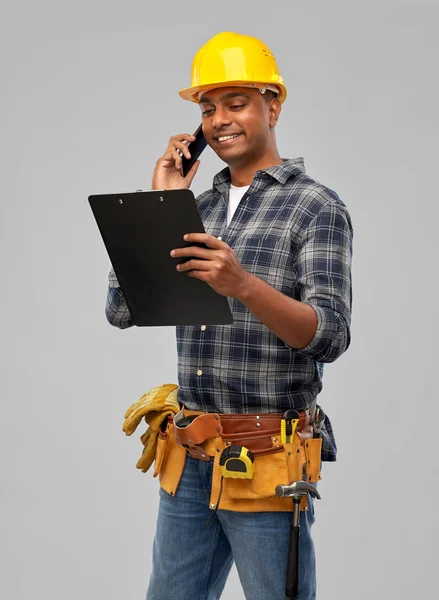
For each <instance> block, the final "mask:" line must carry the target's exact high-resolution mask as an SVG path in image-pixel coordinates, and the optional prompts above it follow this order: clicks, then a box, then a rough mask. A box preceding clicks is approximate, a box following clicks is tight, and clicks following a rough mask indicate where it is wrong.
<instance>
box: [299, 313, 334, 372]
mask: <svg viewBox="0 0 439 600" xmlns="http://www.w3.org/2000/svg"><path fill="white" fill-rule="evenodd" d="M309 306H311V307H312V308H313V309H314V311H315V313H316V315H317V329H316V332H315V335H314V337H313V339H312V340H311V341H310V343H309V344H308V345H307V346H305V347H304V348H300V350H299V352H300V353H301V354H305V355H307V356H309V357H310V358H313V359H314V360H319V359H320V360H322V359H323V360H324V359H325V358H327V357H328V354H331V353H332V352H331V349H332V345H333V342H334V340H336V339H337V338H338V336H339V334H340V331H339V329H340V328H339V322H338V319H337V315H336V314H335V313H334V311H333V310H330V309H325V308H322V307H321V306H313V305H312V304H309Z"/></svg>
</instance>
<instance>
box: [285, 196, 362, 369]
mask: <svg viewBox="0 0 439 600" xmlns="http://www.w3.org/2000/svg"><path fill="white" fill-rule="evenodd" d="M352 243H353V229H352V223H351V219H350V216H349V213H348V211H347V209H346V207H345V206H344V204H342V203H341V202H335V201H330V202H328V203H327V204H325V205H324V206H323V207H322V208H321V209H320V211H319V212H318V214H317V215H315V217H314V218H313V219H312V221H311V222H310V224H309V225H308V227H307V229H306V231H305V234H304V236H303V239H302V243H301V244H300V248H299V251H298V257H297V263H296V269H297V284H298V289H299V294H300V299H301V301H302V302H305V303H306V304H309V305H310V306H311V307H312V308H313V309H314V310H315V312H316V315H317V330H316V333H315V336H314V338H313V339H312V341H311V342H310V343H309V344H308V345H307V346H306V347H305V348H301V349H300V350H299V352H301V353H302V354H304V355H305V356H308V357H310V358H312V359H314V360H316V361H318V362H323V363H324V362H326V363H329V362H333V361H334V360H336V359H337V358H338V357H339V356H340V355H341V354H343V352H345V351H346V350H347V348H348V347H349V344H350V340H351V337H350V324H351V311H352V274H351V270H352Z"/></svg>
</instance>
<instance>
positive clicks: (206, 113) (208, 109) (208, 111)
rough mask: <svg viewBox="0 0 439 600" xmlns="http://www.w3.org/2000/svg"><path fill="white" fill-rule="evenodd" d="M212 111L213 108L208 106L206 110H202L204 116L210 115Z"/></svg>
mask: <svg viewBox="0 0 439 600" xmlns="http://www.w3.org/2000/svg"><path fill="white" fill-rule="evenodd" d="M211 113H213V108H206V110H203V111H202V112H201V114H202V115H203V117H208V116H209V115H210V114H211Z"/></svg>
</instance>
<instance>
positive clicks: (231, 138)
mask: <svg viewBox="0 0 439 600" xmlns="http://www.w3.org/2000/svg"><path fill="white" fill-rule="evenodd" d="M238 135H241V134H239V133H237V134H236V135H225V136H224V137H219V138H218V141H219V142H225V141H226V140H233V138H236V137H238Z"/></svg>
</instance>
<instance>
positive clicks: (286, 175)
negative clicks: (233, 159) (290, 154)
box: [212, 157, 306, 191]
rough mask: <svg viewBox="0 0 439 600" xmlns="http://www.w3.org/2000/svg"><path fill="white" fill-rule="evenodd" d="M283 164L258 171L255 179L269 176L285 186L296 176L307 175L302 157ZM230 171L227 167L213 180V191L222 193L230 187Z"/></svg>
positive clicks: (286, 159)
mask: <svg viewBox="0 0 439 600" xmlns="http://www.w3.org/2000/svg"><path fill="white" fill-rule="evenodd" d="M282 160H283V163H282V164H281V165H274V166H273V167H269V168H268V169H266V170H265V171H263V172H261V171H258V172H257V173H256V174H255V177H256V176H257V175H258V174H259V175H261V174H267V175H270V176H271V177H272V178H273V179H275V180H276V181H278V182H279V183H281V184H282V185H284V184H285V183H287V181H288V180H289V179H290V178H291V177H294V176H296V175H300V174H301V173H306V171H305V161H304V159H303V158H302V157H299V158H283V159H282ZM230 183H231V180H230V171H229V167H226V168H225V169H223V170H222V171H220V172H219V173H217V174H216V175H215V177H214V178H213V186H212V191H214V190H215V189H217V190H218V191H221V189H222V188H224V186H225V185H226V186H230Z"/></svg>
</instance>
